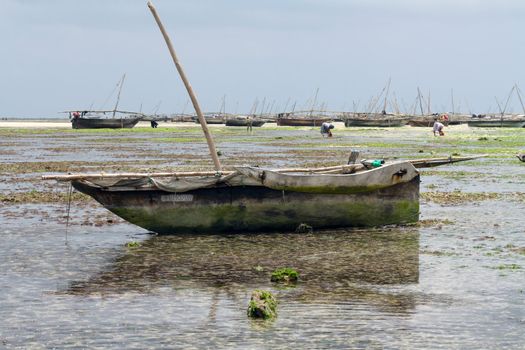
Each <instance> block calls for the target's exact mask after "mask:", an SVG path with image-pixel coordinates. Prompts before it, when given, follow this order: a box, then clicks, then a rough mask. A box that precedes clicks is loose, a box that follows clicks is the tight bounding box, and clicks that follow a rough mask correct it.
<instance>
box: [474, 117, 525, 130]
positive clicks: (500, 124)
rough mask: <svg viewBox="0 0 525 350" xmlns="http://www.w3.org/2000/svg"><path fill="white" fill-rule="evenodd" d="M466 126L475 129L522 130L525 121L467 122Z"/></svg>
mask: <svg viewBox="0 0 525 350" xmlns="http://www.w3.org/2000/svg"><path fill="white" fill-rule="evenodd" d="M467 124H468V126H469V127H476V128H522V127H524V126H525V120H498V119H494V120H469V121H468V122H467Z"/></svg>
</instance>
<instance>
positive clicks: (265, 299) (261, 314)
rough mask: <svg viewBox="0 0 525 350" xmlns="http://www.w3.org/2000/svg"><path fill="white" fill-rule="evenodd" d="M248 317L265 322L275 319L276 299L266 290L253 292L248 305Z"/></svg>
mask: <svg viewBox="0 0 525 350" xmlns="http://www.w3.org/2000/svg"><path fill="white" fill-rule="evenodd" d="M248 316H249V317H252V318H262V319H265V320H267V319H272V318H275V317H276V316H277V299H275V297H274V296H273V294H272V293H270V292H268V291H266V290H260V289H257V290H254V291H253V292H252V297H251V298H250V303H249V304H248Z"/></svg>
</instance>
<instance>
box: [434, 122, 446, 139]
mask: <svg viewBox="0 0 525 350" xmlns="http://www.w3.org/2000/svg"><path fill="white" fill-rule="evenodd" d="M444 127H445V125H443V123H440V122H439V121H438V119H437V118H434V125H433V126H432V132H433V133H434V136H438V135H439V136H445V133H444V132H443V128H444Z"/></svg>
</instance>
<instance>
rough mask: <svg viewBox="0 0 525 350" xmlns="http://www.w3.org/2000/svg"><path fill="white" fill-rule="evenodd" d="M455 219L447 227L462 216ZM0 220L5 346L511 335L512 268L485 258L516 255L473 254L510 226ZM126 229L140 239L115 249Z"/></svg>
mask: <svg viewBox="0 0 525 350" xmlns="http://www.w3.org/2000/svg"><path fill="white" fill-rule="evenodd" d="M430 210H431V211H432V212H439V211H443V210H447V209H443V208H439V207H435V208H430ZM448 210H449V209H448ZM473 210H478V211H479V210H483V208H480V207H475V208H473ZM447 215H454V214H453V213H448V214H447ZM458 220H459V221H458V223H457V225H456V226H457V229H458V230H460V231H461V230H463V225H472V222H471V220H470V219H468V217H463V218H458ZM461 220H463V221H461ZM512 222H513V218H509V220H508V222H502V223H501V226H500V227H499V228H498V229H499V230H501V231H505V230H506V229H507V227H506V225H509V227H512ZM478 225H479V230H481V231H482V230H483V229H484V227H483V226H484V225H485V226H486V222H483V220H481V221H480V222H479V223H478ZM8 227H9V225H7V226H4V228H3V229H2V238H3V240H2V241H3V248H4V254H2V256H1V257H0V265H1V266H2V273H1V275H0V282H1V284H0V286H1V287H0V288H1V291H0V318H1V319H2V320H3V321H2V324H1V325H0V346H2V345H3V346H5V347H7V348H10V347H15V348H16V347H23V348H26V347H32V346H35V347H46V348H51V347H58V348H63V347H100V348H107V347H120V348H122V347H125V348H153V347H166V348H173V347H184V348H188V347H190V348H191V347H195V348H207V347H210V348H215V347H228V348H231V347H234V348H287V347H292V348H297V347H310V348H323V347H326V348H337V347H340V348H348V347H354V348H372V349H373V348H442V349H449V348H471V349H477V348H480V346H481V345H486V346H487V347H488V348H503V347H506V348H522V344H523V341H524V336H523V332H522V330H523V326H524V325H525V323H524V322H525V315H524V308H523V307H524V303H523V296H524V294H523V288H524V285H523V281H524V279H523V277H524V274H523V271H519V270H516V271H508V270H498V269H496V268H493V267H494V266H499V265H501V264H503V263H507V262H509V263H510V261H514V262H516V261H518V260H519V261H520V262H521V263H522V264H523V261H524V259H523V256H522V255H521V256H520V255H519V254H518V255H516V254H514V255H513V254H511V252H510V251H508V252H507V253H506V254H504V255H503V256H499V257H498V256H487V254H486V252H487V251H492V249H495V248H497V247H500V246H501V245H502V244H503V245H504V244H505V242H504V241H503V242H501V241H500V240H501V239H503V240H504V235H503V234H510V235H520V234H521V235H522V231H521V230H518V231H519V232H501V233H502V235H500V234H497V236H492V237H493V238H492V239H485V238H483V237H486V236H487V235H486V234H485V233H483V232H481V233H480V235H479V237H480V239H481V240H480V241H475V240H474V239H473V237H462V233H460V232H453V231H447V227H446V226H444V227H430V228H417V227H408V228H391V229H376V230H353V231H345V230H340V231H330V232H317V233H314V234H306V235H301V234H273V235H270V234H261V235H235V236H213V235H209V236H193V237H192V236H182V237H158V236H149V235H147V234H144V233H142V231H141V230H140V229H137V228H135V227H133V226H131V225H128V224H120V225H113V226H108V227H103V228H100V227H83V226H73V227H71V228H70V230H69V231H70V234H69V237H68V241H67V245H66V244H65V237H64V227H63V226H59V225H58V224H40V225H38V224H37V223H36V222H35V223H33V225H28V226H23V227H19V226H18V227H17V228H16V229H9V228H8ZM454 227H455V226H454ZM485 229H488V230H490V229H493V228H490V227H488V228H487V227H485ZM491 234H493V235H494V232H492V233H491ZM437 236H439V239H436V237H437ZM130 240H140V241H142V243H141V246H140V247H138V248H127V247H125V244H124V243H125V242H128V241H130ZM522 243H523V241H522ZM480 246H484V247H485V248H479V247H480ZM420 252H421V254H420ZM283 266H290V267H294V268H296V269H297V270H298V271H299V272H300V282H299V283H298V284H297V286H296V287H293V288H290V287H288V288H286V287H282V286H278V285H275V284H272V283H271V282H270V278H269V277H270V273H271V271H272V270H273V269H275V268H277V267H283ZM257 288H264V289H269V290H272V291H273V292H274V293H275V294H276V296H277V298H278V300H279V302H280V304H279V307H278V317H277V319H276V320H275V321H273V322H261V321H252V320H249V319H248V318H247V317H246V308H247V304H248V300H249V297H250V294H251V291H252V290H254V289H257ZM482 347H483V346H482Z"/></svg>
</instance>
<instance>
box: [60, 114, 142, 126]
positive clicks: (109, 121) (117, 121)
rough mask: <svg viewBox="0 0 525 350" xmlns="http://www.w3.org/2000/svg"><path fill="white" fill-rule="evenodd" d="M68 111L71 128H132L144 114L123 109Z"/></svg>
mask: <svg viewBox="0 0 525 350" xmlns="http://www.w3.org/2000/svg"><path fill="white" fill-rule="evenodd" d="M68 113H70V120H71V126H72V127H73V129H106V128H107V129H122V128H132V127H134V126H135V125H137V123H138V122H139V121H140V120H142V119H143V118H144V117H145V116H144V115H143V114H140V113H134V112H124V111H82V112H77V111H73V112H68Z"/></svg>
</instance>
